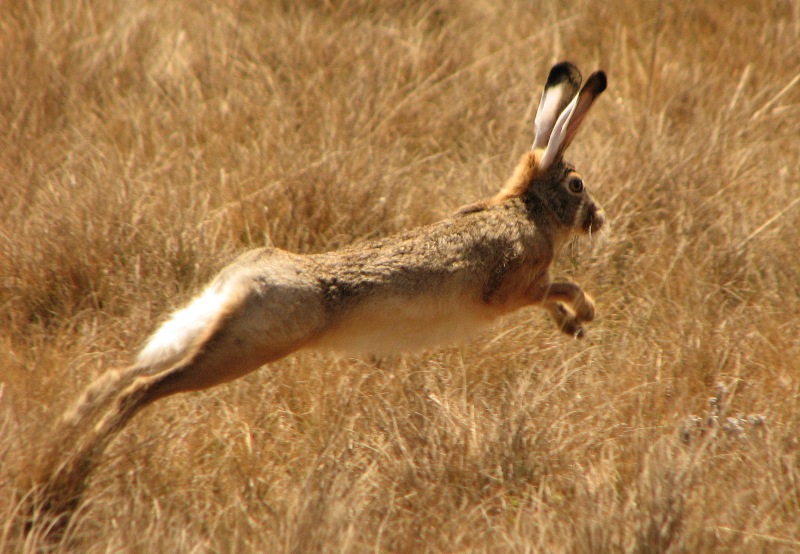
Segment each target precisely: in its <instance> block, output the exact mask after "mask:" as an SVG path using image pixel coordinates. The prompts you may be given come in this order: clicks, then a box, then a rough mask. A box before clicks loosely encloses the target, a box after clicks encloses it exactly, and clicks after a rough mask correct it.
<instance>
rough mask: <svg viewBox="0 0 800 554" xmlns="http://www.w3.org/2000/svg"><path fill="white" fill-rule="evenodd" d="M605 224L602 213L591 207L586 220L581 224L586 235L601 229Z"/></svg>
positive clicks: (604, 216)
mask: <svg viewBox="0 0 800 554" xmlns="http://www.w3.org/2000/svg"><path fill="white" fill-rule="evenodd" d="M605 222H606V215H605V214H604V213H603V210H601V209H598V208H596V207H594V206H592V208H591V209H590V210H589V213H588V214H586V219H585V220H584V222H583V230H584V232H586V233H587V234H592V233H596V232H598V231H599V230H600V229H602V228H603V224H604V223H605Z"/></svg>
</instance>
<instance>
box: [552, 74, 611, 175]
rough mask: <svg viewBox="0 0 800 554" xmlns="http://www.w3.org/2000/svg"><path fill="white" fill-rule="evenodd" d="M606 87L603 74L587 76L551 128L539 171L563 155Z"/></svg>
mask: <svg viewBox="0 0 800 554" xmlns="http://www.w3.org/2000/svg"><path fill="white" fill-rule="evenodd" d="M606 86H607V81H606V74H605V73H604V72H602V71H596V72H594V73H592V74H591V75H590V76H589V78H588V79H587V80H586V83H585V84H584V85H583V88H582V89H581V91H580V92H579V93H578V95H577V96H576V97H575V99H574V100H572V102H570V104H569V106H567V107H566V108H565V109H564V111H563V112H561V115H559V116H558V120H556V123H555V125H554V126H553V132H552V133H551V135H550V140H549V141H548V142H547V149H546V150H545V152H544V155H543V156H542V159H541V162H540V164H539V168H540V169H546V168H547V167H549V166H550V164H552V163H553V162H554V161H555V160H558V159H560V158H561V156H563V155H564V151H565V150H566V149H567V147H568V146H569V145H570V143H571V142H572V139H573V138H575V133H576V132H577V130H578V127H579V126H580V124H581V121H583V118H584V117H586V114H587V113H588V111H589V108H590V107H591V106H592V103H593V102H594V101H595V99H596V98H597V97H598V96H600V94H601V93H602V92H603V91H604V90H606Z"/></svg>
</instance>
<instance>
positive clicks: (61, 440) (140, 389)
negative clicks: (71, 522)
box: [33, 284, 231, 521]
mask: <svg viewBox="0 0 800 554" xmlns="http://www.w3.org/2000/svg"><path fill="white" fill-rule="evenodd" d="M230 297H231V295H230V294H229V291H228V290H225V287H219V286H217V285H215V284H212V285H211V286H210V287H209V288H208V289H207V290H206V291H205V292H204V293H203V294H201V295H200V296H199V297H198V298H196V299H195V300H194V301H193V302H192V303H190V304H189V305H188V306H187V307H186V308H184V309H182V310H179V311H178V312H176V313H175V314H174V315H173V316H172V318H171V319H170V320H168V321H167V322H165V323H164V324H163V325H162V326H161V327H160V328H159V329H158V331H156V333H155V334H154V335H153V336H152V337H151V338H150V340H149V341H148V342H147V344H146V345H145V347H144V349H143V350H142V352H141V353H140V354H139V356H138V357H137V360H136V362H135V363H134V364H133V365H132V366H130V367H127V368H125V369H120V370H112V371H109V372H107V373H105V374H104V375H102V376H100V377H99V378H97V379H96V380H95V381H94V382H92V383H91V384H90V385H89V386H88V387H87V388H86V390H85V391H84V392H83V394H82V395H81V397H80V398H79V399H78V401H77V402H76V403H75V404H74V405H73V406H72V407H71V408H70V409H69V410H67V412H65V413H64V415H63V416H62V417H61V419H60V421H59V423H58V424H57V426H56V429H55V430H54V433H53V434H52V435H51V439H50V442H49V444H47V446H46V447H45V449H44V450H43V453H42V454H41V456H40V457H39V459H38V463H37V464H36V468H35V471H34V477H33V479H34V482H33V485H34V487H36V489H37V491H36V494H35V495H34V502H35V503H36V508H35V509H36V510H37V511H39V512H43V513H47V514H49V515H52V516H57V517H59V518H61V519H62V520H65V521H66V520H68V519H69V515H70V514H71V513H72V512H74V510H75V508H76V507H77V506H78V503H79V502H80V499H81V495H82V493H83V491H84V489H85V487H86V483H87V480H88V478H89V476H90V474H91V473H92V471H93V470H94V468H95V467H96V465H97V460H98V457H99V456H100V455H101V454H102V453H103V451H104V450H105V448H106V446H107V445H108V444H109V442H110V441H111V440H112V439H113V438H114V437H115V436H116V435H117V433H118V432H119V431H120V430H121V429H122V428H123V427H124V426H125V424H126V423H127V422H128V421H129V420H130V419H131V418H132V417H133V416H134V415H136V413H137V412H139V410H141V409H142V408H144V407H145V406H146V405H147V404H149V402H150V401H151V399H150V398H148V397H147V394H148V392H149V391H150V390H151V388H152V384H153V383H154V382H156V381H158V380H159V379H161V378H163V376H164V375H165V374H167V373H169V372H170V371H173V370H174V368H175V367H176V366H177V367H180V366H185V365H187V364H190V363H191V361H192V359H194V358H195V357H196V356H197V353H198V352H199V351H200V350H201V348H202V345H203V344H204V343H205V342H206V341H207V340H208V338H209V337H210V336H212V334H213V333H214V332H215V331H216V329H217V328H218V327H219V325H220V322H221V321H222V320H223V319H224V317H225V315H226V313H227V312H228V306H229V305H230Z"/></svg>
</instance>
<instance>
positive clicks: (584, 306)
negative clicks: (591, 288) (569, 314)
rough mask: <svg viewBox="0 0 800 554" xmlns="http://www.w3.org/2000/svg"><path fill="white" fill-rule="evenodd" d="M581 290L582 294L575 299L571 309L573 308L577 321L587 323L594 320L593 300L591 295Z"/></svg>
mask: <svg viewBox="0 0 800 554" xmlns="http://www.w3.org/2000/svg"><path fill="white" fill-rule="evenodd" d="M581 292H582V295H581V296H579V297H578V298H577V299H576V300H575V302H574V304H573V309H574V310H575V317H577V318H578V321H582V322H584V323H588V322H590V321H592V320H594V316H595V314H596V310H595V307H594V300H592V297H591V296H589V295H588V294H586V293H585V292H583V291H581Z"/></svg>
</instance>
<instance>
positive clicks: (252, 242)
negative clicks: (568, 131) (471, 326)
mask: <svg viewBox="0 0 800 554" xmlns="http://www.w3.org/2000/svg"><path fill="white" fill-rule="evenodd" d="M798 36H800V4H798V2H796V1H792V0H782V1H778V0H773V1H769V0H767V1H745V0H742V1H739V2H723V1H709V2H691V1H688V0H672V1H670V0H663V1H660V2H642V3H637V4H631V3H629V2H625V1H622V0H611V1H609V2H602V3H600V2H598V3H594V2H578V3H575V5H571V6H570V5H567V4H566V3H564V4H562V3H557V2H541V1H538V2H504V3H493V2H484V1H480V0H468V1H455V0H452V1H448V0H419V1H417V2H390V1H387V2H380V3H376V2H369V1H366V0H360V1H359V0H351V1H347V0H342V1H328V2H320V1H311V0H307V1H298V2H255V1H247V0H237V1H233V0H230V1H225V0H210V1H206V2H200V1H196V0H183V1H175V2H156V1H152V0H151V1H142V2H123V1H115V0H112V1H108V0H103V1H100V0H85V1H83V2H65V1H59V0H50V1H48V0H34V1H32V2H27V1H19V0H12V1H10V2H3V3H1V4H0V68H2V76H0V131H2V132H0V307H1V308H2V309H1V310H0V341H2V342H0V356H2V358H0V514H2V527H0V551H3V552H36V551H40V550H43V549H50V551H55V552H61V551H64V552H66V551H69V552H74V551H81V552H109V551H111V552H234V551H235V552H248V551H255V552H283V551H287V552H316V551H324V552H362V551H373V552H473V551H499V552H506V551H512V552H513V551H519V552H531V551H534V552H536V551H541V552H589V551H597V552H600V551H613V552H617V551H631V552H702V551H736V552H767V551H769V552H781V551H784V552H791V551H797V550H798V549H800V523H798V522H800V444H799V443H798V432H800V338H798V337H800V248H798V245H799V244H800V230H799V229H800V200H798V199H800V185H798V175H800V149H798V144H800V73H798V72H800V46H799V44H800V43H798ZM561 59H570V60H572V61H574V62H576V63H578V65H579V66H580V67H582V68H584V70H585V71H589V70H592V69H595V68H597V67H602V68H604V69H605V70H606V71H607V72H608V74H609V91H608V92H607V93H606V94H605V95H604V96H603V97H602V98H601V99H600V101H599V102H598V104H597V105H596V106H595V107H594V109H593V111H592V113H591V115H590V116H589V118H588V120H587V122H586V123H585V124H584V126H583V129H582V130H581V132H580V134H579V136H578V138H577V139H576V141H575V144H574V145H573V146H572V147H571V153H570V154H571V155H570V156H569V158H570V160H571V161H572V162H573V163H575V164H576V165H577V166H578V168H579V169H580V170H581V172H582V173H583V174H584V175H585V176H586V178H587V183H589V186H590V187H591V188H592V190H593V192H594V193H595V196H596V197H597V198H598V199H599V200H600V201H601V202H602V203H603V205H604V207H605V208H606V211H607V214H608V216H609V219H610V221H611V227H612V228H611V230H610V231H609V232H607V233H605V234H603V236H601V237H595V238H594V239H593V240H591V241H581V242H579V243H576V244H575V245H574V246H573V247H571V248H570V249H568V250H567V251H566V252H563V253H562V255H561V257H560V259H559V261H558V270H559V272H560V273H562V274H566V275H571V276H574V277H576V278H578V279H579V280H580V282H581V283H582V284H583V285H584V286H585V287H586V289H587V290H589V291H591V292H592V293H593V294H594V295H595V297H596V299H597V302H598V308H599V315H598V320H597V321H596V322H594V323H593V324H592V326H591V329H590V335H589V337H588V338H587V340H585V341H580V342H579V341H572V340H569V339H568V338H566V337H564V336H562V335H560V334H559V333H558V332H557V331H556V330H555V329H554V328H553V325H552V323H551V322H549V321H548V320H547V318H546V317H545V316H543V315H542V314H540V313H539V312H536V311H525V312H522V313H519V314H517V315H516V316H514V317H511V318H509V319H508V320H506V321H505V322H504V323H503V324H502V325H501V326H499V327H498V328H496V329H495V330H494V331H493V332H492V333H489V334H487V335H485V336H484V337H483V338H482V339H481V340H479V341H477V342H472V343H469V344H465V345H460V346H453V347H448V348H442V349H439V350H435V351H429V352H425V353H422V354H416V355H403V356H391V357H363V358H341V357H334V356H330V355H324V354H313V353H305V354H299V355H295V356H292V357H290V358H287V359H285V360H283V361H281V362H280V363H276V364H273V365H271V366H269V367H265V368H263V369H262V370H260V371H259V372H257V373H255V374H253V375H251V376H248V377H247V378H244V379H242V380H240V381H237V382H234V383H231V384H229V385H226V386H223V387H219V388H217V389H213V390H211V391H208V392H205V393H196V394H190V395H182V396H177V397H174V398H170V399H168V400H165V401H163V402H160V403H158V404H156V405H154V406H153V407H151V408H150V409H148V410H147V411H146V412H145V413H144V414H143V415H142V416H139V417H137V419H136V420H135V421H134V422H133V424H132V425H131V426H130V427H129V428H128V429H127V430H126V431H125V432H124V433H123V434H122V435H121V436H120V437H119V438H118V439H117V440H116V441H115V442H114V443H112V445H111V447H110V449H109V450H108V452H107V454H106V456H105V458H104V461H103V464H102V466H101V467H100V468H99V469H98V471H97V472H96V473H95V474H94V476H93V479H92V481H91V483H90V486H89V488H88V490H87V492H86V494H85V496H84V498H83V501H82V503H81V504H80V506H79V509H78V511H77V513H76V514H75V515H74V517H73V518H72V519H71V520H70V521H69V522H68V523H67V524H66V529H65V531H64V533H63V534H62V535H61V538H60V539H59V541H58V542H57V543H56V544H52V543H50V542H48V539H47V535H48V532H47V529H48V526H49V525H52V524H54V522H53V521H51V520H50V519H48V517H49V516H48V515H47V514H33V518H34V521H33V523H34V525H33V526H32V527H31V526H28V528H29V530H28V531H27V532H26V525H25V523H26V521H27V522H28V523H30V521H29V520H28V517H29V515H30V514H26V513H25V511H24V509H23V508H24V506H25V505H26V498H27V496H26V495H29V494H31V491H29V490H27V489H26V488H25V487H24V486H23V485H21V483H25V475H26V473H27V472H28V471H29V470H30V464H31V460H33V459H35V458H36V457H37V455H39V454H40V453H41V452H42V451H43V450H44V449H46V448H47V447H48V446H49V444H46V443H47V442H48V440H50V439H49V435H48V431H49V430H50V429H51V428H52V427H53V424H54V422H55V421H56V420H57V418H58V417H59V414H60V413H61V412H62V411H63V410H64V409H65V408H66V407H67V406H68V405H69V404H70V403H71V402H72V401H73V400H74V399H75V398H76V397H77V396H78V395H79V394H80V391H81V390H82V388H83V387H84V386H85V385H86V384H87V383H88V382H89V381H91V380H92V379H93V378H95V377H97V376H98V375H100V374H102V373H103V372H105V371H107V370H108V369H110V368H114V367H119V366H122V365H124V364H126V363H127V362H129V361H130V360H131V358H132V356H133V353H134V352H135V350H136V349H137V347H138V346H139V345H141V343H142V341H143V340H144V339H145V338H146V336H147V334H148V333H149V332H151V331H152V330H153V329H154V328H155V326H156V325H157V324H158V323H159V322H160V321H161V320H162V319H163V317H164V315H165V314H166V313H168V311H169V310H170V309H172V308H174V307H177V306H179V305H180V304H181V303H182V302H184V301H185V300H186V299H188V298H189V297H191V295H192V294H193V293H194V292H196V291H197V289H198V287H199V286H201V285H202V283H204V282H205V281H206V280H207V279H208V278H209V277H210V276H211V275H213V274H214V273H215V272H216V270H218V269H219V268H221V267H222V266H223V265H224V264H225V263H226V261H228V260H230V259H231V258H232V257H233V256H234V255H235V254H236V253H237V252H239V251H241V250H243V249H246V248H250V247H254V246H258V245H262V244H265V243H272V244H275V245H277V246H280V247H282V248H286V249H289V250H293V251H298V252H318V251H324V250H327V249H331V248H335V247H338V246H341V245H344V244H349V243H352V242H355V241H358V240H363V239H366V238H371V237H377V236H384V235H388V234H390V233H392V232H395V231H398V230H402V229H406V228H409V227H411V226H415V225H419V224H424V223H428V222H431V221H434V220H436V219H438V218H441V217H443V216H445V215H446V214H449V213H450V212H452V211H453V210H454V209H456V208H457V207H458V206H460V205H462V204H465V203H467V202H470V201H474V200H476V199H478V198H480V197H483V196H486V195H488V194H490V193H492V192H494V191H496V190H497V189H498V188H499V187H500V185H501V184H502V182H503V180H504V178H505V177H506V176H507V174H508V172H509V171H510V170H511V169H512V166H513V162H514V160H516V158H517V157H518V155H519V154H520V153H521V152H522V151H524V149H526V148H527V147H529V143H530V142H531V140H532V119H533V110H534V109H535V107H536V103H537V101H538V96H539V94H540V92H541V85H542V83H543V80H544V77H545V76H546V73H547V69H548V68H549V66H550V65H551V64H552V63H553V62H555V61H559V60H561Z"/></svg>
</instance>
